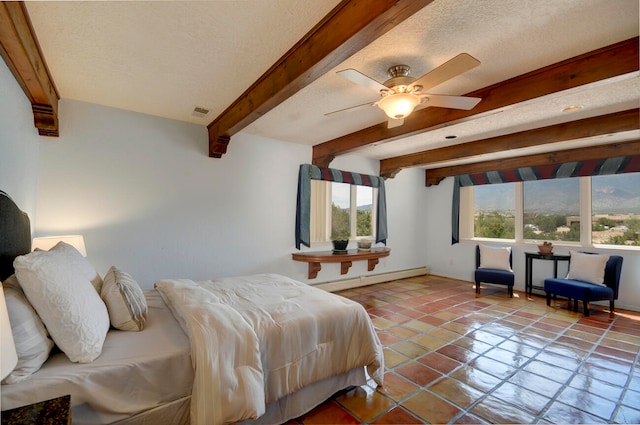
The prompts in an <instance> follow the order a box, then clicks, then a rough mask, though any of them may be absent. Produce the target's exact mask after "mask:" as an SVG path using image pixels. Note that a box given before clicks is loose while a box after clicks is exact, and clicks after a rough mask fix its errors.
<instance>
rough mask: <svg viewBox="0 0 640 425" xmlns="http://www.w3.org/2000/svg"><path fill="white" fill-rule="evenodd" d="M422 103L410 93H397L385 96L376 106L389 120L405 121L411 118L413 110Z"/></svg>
mask: <svg viewBox="0 0 640 425" xmlns="http://www.w3.org/2000/svg"><path fill="white" fill-rule="evenodd" d="M419 103H420V98H419V97H418V96H416V95H413V94H409V93H396V94H392V95H389V96H385V97H383V98H382V99H380V100H379V101H378V102H376V104H377V105H378V107H379V108H380V109H382V110H383V111H384V113H385V114H387V116H388V117H389V118H392V119H397V120H399V119H403V118H406V117H407V116H409V114H411V112H413V109H414V108H415V107H416V106H417V105H418V104H419Z"/></svg>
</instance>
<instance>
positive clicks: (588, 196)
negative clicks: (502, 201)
mask: <svg viewBox="0 0 640 425" xmlns="http://www.w3.org/2000/svg"><path fill="white" fill-rule="evenodd" d="M569 178H577V179H579V191H580V206H579V211H580V241H578V242H572V241H553V242H554V244H555V245H559V246H565V247H569V248H602V249H607V250H622V251H640V247H638V246H628V245H608V244H594V243H593V240H592V226H591V221H592V184H591V179H592V177H591V176H585V177H569ZM500 184H513V185H515V187H514V190H515V203H516V205H515V206H514V207H515V208H514V209H515V226H516V228H515V239H500V238H481V237H475V236H474V212H475V207H474V193H473V191H474V186H464V187H461V188H460V225H459V234H460V241H470V242H482V241H486V242H496V243H512V244H518V245H537V244H539V243H540V241H541V240H536V239H524V183H523V182H512V183H500ZM585 223H589V225H585Z"/></svg>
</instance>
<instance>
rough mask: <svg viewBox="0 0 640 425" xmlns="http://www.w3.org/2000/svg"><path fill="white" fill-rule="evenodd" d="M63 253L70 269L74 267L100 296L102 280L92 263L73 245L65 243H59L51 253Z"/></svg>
mask: <svg viewBox="0 0 640 425" xmlns="http://www.w3.org/2000/svg"><path fill="white" fill-rule="evenodd" d="M53 250H55V252H58V253H61V254H63V255H65V256H66V257H67V259H66V263H65V264H66V265H67V266H68V267H72V268H73V269H74V270H76V271H77V272H78V273H81V275H82V277H84V278H85V279H87V280H89V281H90V282H91V284H92V285H93V287H94V288H96V291H97V292H98V294H100V290H101V289H102V278H101V277H100V275H99V274H98V272H97V271H96V269H94V268H93V266H92V265H91V263H90V262H89V261H88V260H87V259H86V258H84V257H83V256H82V254H80V252H79V251H78V250H77V249H75V248H74V247H73V245H69V244H67V243H64V242H58V243H57V244H56V246H54V247H53V248H51V249H50V250H49V251H53Z"/></svg>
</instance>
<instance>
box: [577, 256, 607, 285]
mask: <svg viewBox="0 0 640 425" xmlns="http://www.w3.org/2000/svg"><path fill="white" fill-rule="evenodd" d="M569 253H570V254H571V261H570V262H569V273H567V279H574V280H581V281H583V282H589V283H595V284H596V285H602V286H606V285H605V284H604V269H605V267H606V265H607V261H609V256H608V255H601V254H585V253H583V252H578V251H569Z"/></svg>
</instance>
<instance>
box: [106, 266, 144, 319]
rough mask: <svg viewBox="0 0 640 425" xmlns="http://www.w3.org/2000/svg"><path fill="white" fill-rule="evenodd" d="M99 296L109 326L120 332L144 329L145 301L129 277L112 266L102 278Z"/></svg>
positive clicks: (138, 288)
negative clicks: (106, 312) (105, 306)
mask: <svg viewBox="0 0 640 425" xmlns="http://www.w3.org/2000/svg"><path fill="white" fill-rule="evenodd" d="M100 296H101V297H102V300H103V301H104V303H105V304H106V305H107V310H108V311H109V319H110V320H111V326H113V327H114V328H116V329H120V330H121V331H141V330H142V329H144V322H145V320H146V319H147V300H146V299H145V298H144V293H143V292H142V289H140V286H138V283H137V282H136V281H135V280H134V279H133V278H132V277H131V275H129V274H128V273H125V272H123V271H121V270H119V269H117V268H116V267H115V266H112V267H111V268H110V269H109V271H108V272H107V274H106V275H105V276H104V280H103V283H102V292H101V293H100Z"/></svg>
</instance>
